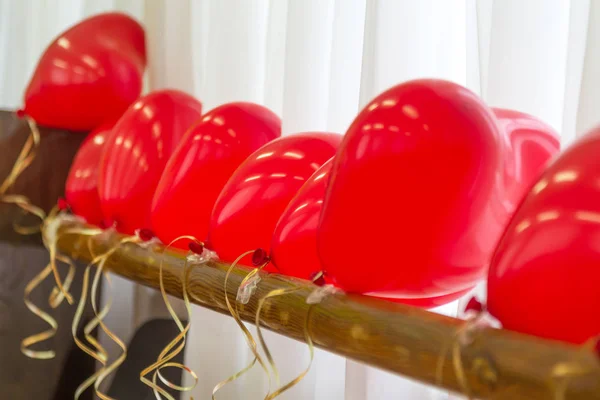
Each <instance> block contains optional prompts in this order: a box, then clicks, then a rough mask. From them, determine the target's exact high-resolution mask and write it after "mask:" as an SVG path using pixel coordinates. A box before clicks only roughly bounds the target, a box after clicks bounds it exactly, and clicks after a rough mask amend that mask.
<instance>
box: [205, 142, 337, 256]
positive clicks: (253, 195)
mask: <svg viewBox="0 0 600 400" xmlns="http://www.w3.org/2000/svg"><path fill="white" fill-rule="evenodd" d="M340 141H341V135H338V134H333V133H301V134H296V135H292V136H286V137H282V138H280V139H276V140H274V141H272V142H271V143H268V144H266V145H265V146H263V147H262V148H260V149H259V150H258V151H256V152H254V153H253V154H252V155H250V157H248V158H247V159H246V161H244V162H243V163H242V164H241V165H240V167H239V168H238V169H237V170H236V171H235V173H234V174H233V176H232V177H231V178H230V179H229V181H228V182H227V184H226V185H225V187H224V188H223V190H222V191H221V194H220V195H219V198H218V199H217V202H216V203H215V207H214V209H213V212H212V217H211V221H210V229H209V235H208V238H209V239H208V245H209V247H210V248H211V249H213V250H215V251H216V252H217V254H218V255H219V257H220V258H221V259H222V260H225V261H233V260H234V259H235V258H237V257H238V256H239V255H241V254H242V253H244V252H246V251H248V250H253V249H257V248H262V249H264V250H265V251H267V252H268V251H269V250H270V247H271V246H270V245H271V238H272V236H273V231H274V230H275V225H276V224H277V221H278V220H279V218H280V216H281V214H282V213H283V211H284V210H285V208H286V206H287V205H288V203H289V202H290V200H291V199H292V198H293V197H294V195H295V194H296V192H297V191H298V190H299V189H300V187H301V186H302V185H303V184H304V182H305V181H306V180H307V179H308V178H310V176H311V175H312V174H313V173H314V172H315V171H316V170H317V169H319V168H320V167H321V165H323V164H324V163H325V162H326V161H327V160H328V159H330V158H331V157H333V155H334V154H335V151H336V148H337V146H338V144H339V143H340Z"/></svg>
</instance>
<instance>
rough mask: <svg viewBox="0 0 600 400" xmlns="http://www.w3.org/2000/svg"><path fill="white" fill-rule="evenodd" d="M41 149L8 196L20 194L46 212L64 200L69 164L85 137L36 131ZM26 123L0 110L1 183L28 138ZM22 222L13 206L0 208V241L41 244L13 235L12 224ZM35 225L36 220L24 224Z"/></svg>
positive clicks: (66, 132)
mask: <svg viewBox="0 0 600 400" xmlns="http://www.w3.org/2000/svg"><path fill="white" fill-rule="evenodd" d="M39 130H40V134H41V141H40V148H39V150H38V154H37V156H36V158H35V160H34V161H33V163H32V164H31V165H30V166H29V168H27V169H26V170H25V171H24V172H23V173H22V174H21V176H20V177H19V178H18V179H17V181H16V182H15V185H14V186H13V188H12V189H11V190H9V192H8V193H15V194H22V195H25V196H27V197H28V198H29V200H31V202H32V203H33V204H35V205H37V206H39V207H42V208H43V209H44V210H46V211H48V210H50V209H51V208H52V206H54V205H55V204H56V200H57V199H58V198H59V197H60V196H63V194H64V188H65V181H66V179H67V175H68V173H69V168H70V167H71V161H72V160H73V157H74V156H75V153H76V152H77V149H78V148H79V145H80V144H81V142H82V141H83V139H84V138H85V136H86V135H85V134H84V133H80V132H68V131H65V130H60V129H52V128H45V127H42V126H40V127H39ZM29 133H30V131H29V126H28V124H27V122H26V121H25V120H23V119H20V118H18V117H17V116H16V114H15V113H14V112H12V111H8V110H0V149H2V156H0V182H2V181H3V180H4V178H5V177H6V176H7V175H8V174H9V172H10V170H11V169H12V167H13V164H14V162H15V160H16V158H17V156H18V154H19V152H20V151H21V148H22V147H23V144H24V143H25V141H26V140H27V137H28V136H29ZM17 220H19V221H21V220H22V214H21V212H20V210H19V209H18V208H17V207H16V206H14V205H7V204H0V240H3V241H11V242H26V243H38V244H41V240H40V237H39V235H32V236H22V235H19V234H17V233H15V231H14V229H13V223H14V222H15V221H17ZM27 221H32V222H34V223H35V222H36V220H35V218H33V219H29V220H27V219H26V220H23V222H24V223H27Z"/></svg>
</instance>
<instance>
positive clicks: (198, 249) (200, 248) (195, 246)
mask: <svg viewBox="0 0 600 400" xmlns="http://www.w3.org/2000/svg"><path fill="white" fill-rule="evenodd" d="M188 248H189V249H190V251H191V252H192V253H194V254H198V255H200V254H202V252H204V244H203V243H202V242H198V241H192V242H190V243H189V244H188Z"/></svg>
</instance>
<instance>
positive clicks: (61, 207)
mask: <svg viewBox="0 0 600 400" xmlns="http://www.w3.org/2000/svg"><path fill="white" fill-rule="evenodd" d="M56 205H57V207H58V209H59V210H60V211H65V210H68V209H69V208H70V207H69V203H67V200H65V199H64V197H59V198H58V201H57V202H56Z"/></svg>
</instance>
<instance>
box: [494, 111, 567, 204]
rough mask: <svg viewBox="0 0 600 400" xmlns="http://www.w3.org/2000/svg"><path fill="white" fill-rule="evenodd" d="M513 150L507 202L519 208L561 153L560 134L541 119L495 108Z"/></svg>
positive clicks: (506, 181) (506, 183) (506, 178)
mask: <svg viewBox="0 0 600 400" xmlns="http://www.w3.org/2000/svg"><path fill="white" fill-rule="evenodd" d="M493 111H494V114H495V115H496V118H497V119H498V125H499V127H500V130H501V131H503V132H504V133H505V136H504V138H505V141H506V147H507V148H508V149H510V150H509V151H507V154H506V162H505V163H504V188H505V193H506V195H505V196H506V201H507V202H509V203H510V204H511V207H513V208H516V206H517V205H518V204H519V202H520V201H521V199H522V198H523V196H524V195H525V193H526V192H527V190H528V189H529V187H530V186H531V185H532V184H533V183H534V182H535V181H536V180H537V179H538V178H539V176H540V174H541V173H542V171H543V170H544V167H545V166H546V164H547V163H548V161H549V160H550V159H551V158H552V157H553V156H554V155H555V154H558V151H559V150H560V140H559V139H558V134H557V133H556V132H555V131H554V129H552V127H550V126H549V125H547V124H546V123H544V122H542V121H540V120H539V119H537V118H535V117H533V116H531V115H528V114H525V113H522V112H519V111H514V110H505V109H501V108H494V109H493Z"/></svg>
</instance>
